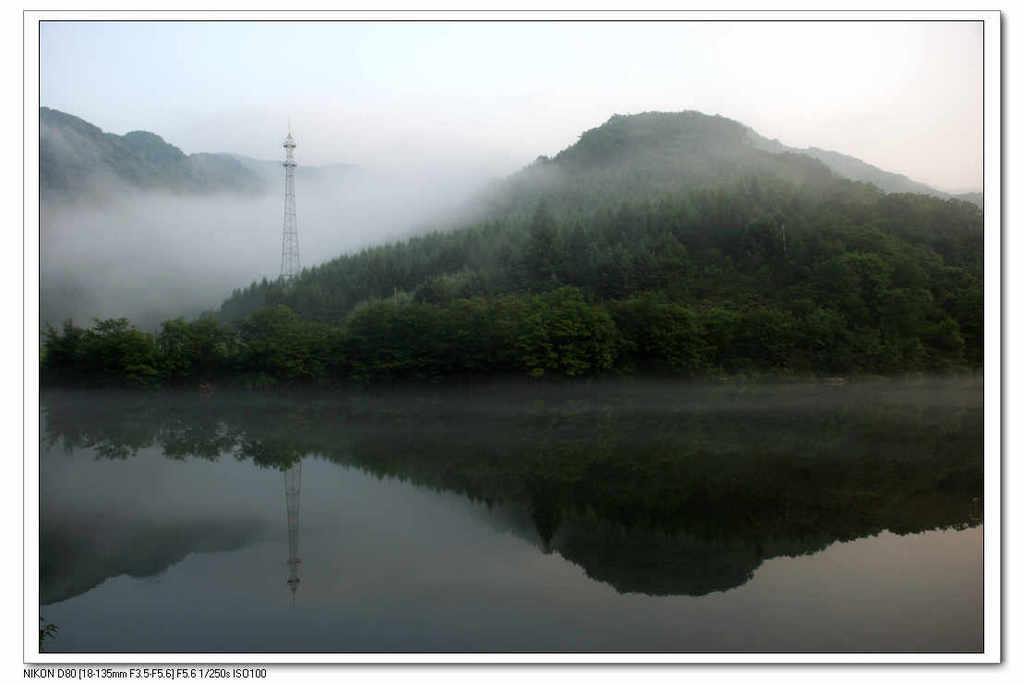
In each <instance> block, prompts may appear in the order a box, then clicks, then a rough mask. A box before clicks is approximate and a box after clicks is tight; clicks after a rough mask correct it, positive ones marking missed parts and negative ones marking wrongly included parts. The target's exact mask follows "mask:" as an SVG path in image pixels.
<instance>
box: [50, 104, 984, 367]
mask: <svg viewBox="0 0 1024 684" xmlns="http://www.w3.org/2000/svg"><path fill="white" fill-rule="evenodd" d="M470 215H471V218H470V219H467V222H466V224H465V225H462V226H459V227H453V229H451V230H445V231H437V232H433V233H430V234H424V235H419V236H417V237H413V238H411V239H409V240H406V241H403V242H399V243H394V244H386V245H381V246H378V247H374V248H370V249H366V250H364V251H362V252H359V253H357V254H350V255H344V256H341V257H339V258H337V259H334V260H332V261H329V262H327V263H324V264H321V265H319V266H315V267H313V268H309V269H307V270H305V271H304V272H303V273H302V275H301V276H300V277H299V278H297V279H296V280H295V281H293V282H291V283H284V282H282V281H274V282H271V281H266V280H264V281H262V282H258V283H253V284H252V285H250V286H249V287H247V288H245V289H240V290H236V291H235V292H234V293H233V294H232V296H231V297H230V298H229V299H228V300H227V301H225V302H224V303H223V305H222V306H221V308H220V311H219V312H217V313H216V314H211V315H209V316H206V317H203V318H200V319H199V320H195V321H191V322H189V321H185V320H183V319H178V320H172V321H167V322H165V323H164V324H163V325H162V328H161V329H160V330H159V331H158V332H157V333H156V334H149V333H145V332H142V331H139V330H137V329H135V328H134V327H133V326H132V325H131V323H130V322H129V321H127V320H124V319H120V320H107V321H97V322H95V324H94V325H93V326H92V327H90V328H82V327H78V326H76V325H74V324H73V323H72V322H67V323H65V325H64V326H63V328H62V329H60V330H58V329H55V328H49V329H48V330H47V331H46V332H45V341H44V344H43V350H42V372H43V380H44V382H60V383H82V384H106V385H123V384H141V385H164V386H174V385H195V384H196V383H197V382H206V383H222V382H223V383H227V382H234V383H237V384H241V385H244V386H250V387H267V386H273V385H280V384H294V383H316V384H321V385H338V384H344V383H351V382H354V383H357V384H364V385H365V384H373V383H378V382H393V381H402V380H441V379H445V378H466V377H474V376H480V375H496V374H500V375H506V374H507V375H520V376H522V375H526V376H532V377H552V376H554V377H581V376H593V375H599V374H631V373H648V372H658V373H669V374H676V375H685V376H697V375H723V374H725V375H733V374H767V373H770V374H783V375H785V374H826V375H835V374H852V373H885V374H890V373H903V372H918V371H920V372H929V371H960V370H969V369H977V368H980V367H981V365H982V347H983V339H982V333H983V325H982V314H983V297H982V281H983V273H982V261H983V260H982V256H983V253H982V246H983V241H982V239H983V233H982V213H981V210H980V209H979V208H978V207H977V206H976V205H974V204H972V203H969V202H965V201H960V200H956V199H949V200H943V199H939V198H935V197H929V196H925V195H917V194H886V193H885V192H883V191H882V190H880V189H878V188H877V187H875V186H873V185H870V184H866V183H861V182H856V181H851V180H848V179H844V178H840V177H838V176H836V175H834V174H833V173H832V172H831V171H830V170H829V168H828V167H827V166H825V165H824V164H823V163H822V162H820V161H818V160H815V159H813V158H811V157H809V156H805V155H801V154H795V153H790V152H781V153H775V152H770V151H767V150H765V149H761V148H760V147H759V146H758V145H756V144H755V141H753V140H752V139H751V137H750V132H749V129H747V128H746V127H744V126H742V125H741V124H739V123H737V122H734V121H730V120H728V119H724V118H722V117H710V116H705V115H703V114H699V113H696V112H683V113H677V114H662V113H648V114H642V115H636V116H628V117H627V116H615V117H613V118H612V119H610V120H609V121H608V122H607V123H605V124H604V125H602V126H600V127H598V128H596V129H593V130H591V131H587V132H586V133H584V134H583V135H582V136H581V138H580V140H579V141H578V142H577V143H576V144H575V145H573V146H571V147H569V148H567V149H566V150H563V151H562V152H561V153H559V154H558V155H556V156H555V157H553V158H546V157H542V158H539V159H538V160H537V161H536V162H534V163H533V164H531V165H530V166H529V167H527V168H525V169H523V170H522V171H521V172H519V173H518V174H516V175H514V176H512V177H510V178H508V179H506V180H505V181H503V182H502V183H499V184H497V185H496V186H495V187H494V188H492V189H491V190H489V191H488V192H487V193H485V194H484V195H483V196H481V197H480V198H478V200H477V202H476V203H475V204H474V206H473V208H472V211H471V212H470Z"/></svg>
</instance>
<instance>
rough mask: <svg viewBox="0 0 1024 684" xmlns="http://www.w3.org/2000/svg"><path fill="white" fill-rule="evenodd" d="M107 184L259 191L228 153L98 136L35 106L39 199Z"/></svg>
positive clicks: (141, 134) (255, 178)
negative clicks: (193, 151)
mask: <svg viewBox="0 0 1024 684" xmlns="http://www.w3.org/2000/svg"><path fill="white" fill-rule="evenodd" d="M111 181H120V182H122V183H125V184H127V185H128V186H131V187H136V188H142V189H158V190H168V191H172V192H190V193H212V192H218V191H224V190H227V191H233V192H247V193H252V192H262V191H263V190H264V189H265V181H264V179H263V178H261V177H260V176H259V175H258V174H257V173H255V172H253V171H252V170H251V169H250V168H248V167H247V166H246V165H245V164H243V163H242V162H241V161H240V160H239V159H237V158H235V157H232V156H231V155H227V154H192V155H187V154H185V153H184V152H182V151H181V150H180V149H178V148H177V147H175V146H174V145H171V144H169V143H167V142H165V141H164V139H163V138H161V137H160V136H159V135H156V134H154V133H149V132H147V131H131V132H129V133H125V134H124V135H115V134H113V133H104V132H103V131H102V130H100V129H99V128H98V127H96V126H94V125H92V124H91V123H88V122H87V121H84V120H82V119H79V118H78V117H76V116H72V115H70V114H65V113H64V112H61V111H58V110H56V109H50V108H48V107H40V108H39V185H40V189H41V190H42V192H43V193H44V195H49V196H57V195H60V196H65V197H69V198H78V197H82V196H88V195H93V194H96V193H97V192H102V191H103V190H104V187H105V186H106V185H108V184H109V183H110V182H111Z"/></svg>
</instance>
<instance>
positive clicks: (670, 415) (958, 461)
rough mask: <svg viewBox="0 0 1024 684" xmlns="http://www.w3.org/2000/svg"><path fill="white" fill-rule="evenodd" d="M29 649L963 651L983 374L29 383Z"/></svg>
mask: <svg viewBox="0 0 1024 684" xmlns="http://www.w3.org/2000/svg"><path fill="white" fill-rule="evenodd" d="M40 411H41V416H40V419H41V422H40V426H41V429H40V489H41V492H40V494H41V496H40V501H41V504H40V511H39V514H40V537H39V543H40V559H39V560H40V603H41V606H40V615H41V616H42V617H44V618H45V620H46V622H49V623H54V624H56V625H58V626H59V628H60V630H59V632H58V633H57V636H56V638H54V639H52V640H48V641H47V642H46V644H45V650H46V651H47V652H113V653H123V652H174V653H180V652H236V653H246V652H270V653H276V652H446V651H447V652H471V651H495V652H510V651H519V652H542V651H576V652H580V651H584V652H585V651H615V652H626V651H652V652H654V651H656V652H661V651H672V652H814V651H824V652H980V651H981V650H982V648H983V638H982V637H983V634H982V626H983V605H982V603H983V602H982V588H983V587H982V578H983V572H982V569H983V554H982V551H983V549H982V536H983V535H982V529H983V528H982V519H981V514H982V508H983V506H982V503H983V501H984V493H983V473H984V470H983V462H982V443H983V420H982V383H981V380H980V379H977V378H957V379H929V380H913V381H908V380H900V381H896V380H892V381H884V380H878V381H871V382H856V383H848V384H845V385H841V386H832V385H828V384H824V383H802V384H794V383H789V384H771V383H764V384H717V385H707V384H700V385H698V384H692V383H675V384H666V383H646V382H630V383H599V384H586V385H572V386H564V385H563V386H544V385H538V386H508V387H506V386H503V385H493V386H479V387H473V388H470V389H454V388H449V389H437V390H431V389H427V390H419V391H415V392H408V391H403V392H397V391H393V392H385V393H379V394H365V393H363V394H360V393H353V394H350V395H326V394H319V395H309V396H304V395H294V396H290V397H274V396H270V395H259V394H230V393H225V392H215V393H214V394H213V396H209V397H200V396H199V395H198V394H197V393H188V394H184V393H183V394H141V393H140V394H121V393H112V392H91V393H86V392H82V393H74V392H44V393H43V396H42V399H41V407H40Z"/></svg>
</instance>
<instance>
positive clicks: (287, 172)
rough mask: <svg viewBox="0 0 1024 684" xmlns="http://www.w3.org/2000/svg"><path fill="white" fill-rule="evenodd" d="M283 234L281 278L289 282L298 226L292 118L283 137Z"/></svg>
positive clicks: (294, 266) (293, 271) (296, 267)
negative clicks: (286, 133) (285, 136)
mask: <svg viewBox="0 0 1024 684" xmlns="http://www.w3.org/2000/svg"><path fill="white" fill-rule="evenodd" d="M282 165H283V166H284V234H283V236H282V238H281V279H282V280H284V281H285V282H286V283H289V282H291V281H292V280H294V279H295V277H296V276H297V275H299V271H300V270H301V268H302V267H301V266H300V265H299V228H298V225H297V224H296V222H295V167H296V166H297V164H296V162H295V139H294V138H293V137H292V120H291V118H290V117H289V119H288V137H287V138H285V139H284V162H283V164H282Z"/></svg>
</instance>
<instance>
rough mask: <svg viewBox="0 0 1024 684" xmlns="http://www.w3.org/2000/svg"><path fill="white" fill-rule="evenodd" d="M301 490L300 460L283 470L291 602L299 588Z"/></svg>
mask: <svg viewBox="0 0 1024 684" xmlns="http://www.w3.org/2000/svg"><path fill="white" fill-rule="evenodd" d="M301 490H302V461H299V462H298V463H296V464H295V465H293V466H292V467H290V468H289V469H288V470H286V471H284V498H285V510H286V511H287V516H288V589H290V590H291V592H292V602H293V603H294V601H295V592H296V591H297V590H298V588H299V582H300V581H301V580H300V579H299V563H301V562H302V561H301V560H300V559H299V493H300V492H301Z"/></svg>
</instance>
